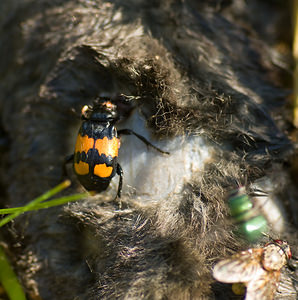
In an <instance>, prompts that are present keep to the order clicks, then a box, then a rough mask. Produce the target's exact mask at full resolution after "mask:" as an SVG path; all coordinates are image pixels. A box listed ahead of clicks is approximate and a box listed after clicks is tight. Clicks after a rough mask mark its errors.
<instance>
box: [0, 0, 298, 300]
mask: <svg viewBox="0 0 298 300" xmlns="http://www.w3.org/2000/svg"><path fill="white" fill-rule="evenodd" d="M0 11H1V12H0V23H1V25H2V26H1V28H2V29H1V34H0V39H1V52H2V55H1V60H0V62H1V68H0V69H1V82H0V89H1V94H2V95H1V97H0V105H1V121H2V123H1V124H2V127H3V130H4V132H5V133H6V136H7V137H8V138H9V140H10V148H9V150H8V151H6V152H4V153H3V155H2V160H1V163H2V166H3V169H2V171H1V173H2V174H1V180H2V185H3V186H4V189H5V194H4V195H3V196H2V203H3V205H9V206H19V205H22V204H24V203H26V202H28V201H30V200H31V199H33V198H34V197H36V196H38V195H40V194H41V193H43V192H44V191H46V190H47V189H49V188H51V187H53V186H54V185H56V184H58V183H59V180H60V178H61V175H62V163H63V159H64V157H65V155H67V154H69V153H71V152H72V151H73V148H74V142H75V136H76V134H77V130H78V126H79V122H80V121H79V119H78V118H76V116H75V115H76V114H79V112H80V109H81V107H82V106H83V105H85V104H90V103H92V100H93V99H94V98H96V97H97V96H98V95H108V96H109V95H111V96H112V95H115V94H125V95H127V96H131V99H132V100H131V101H132V103H134V105H135V106H136V108H135V111H134V112H133V114H132V115H131V116H130V117H129V119H128V120H124V121H123V122H122V123H121V124H119V127H122V128H125V127H127V126H130V125H133V124H136V123H135V120H136V119H141V120H142V122H143V123H142V124H143V125H140V126H139V127H138V128H135V127H134V128H133V129H134V130H135V131H137V132H139V133H141V134H144V135H147V136H148V137H150V139H151V141H152V142H153V143H154V144H158V145H160V147H163V149H165V150H169V151H170V152H171V154H170V155H169V157H163V156H161V155H160V154H159V153H155V152H154V151H153V150H151V149H146V147H145V146H140V147H139V146H136V144H137V143H138V142H137V141H135V140H133V137H130V138H128V139H125V138H123V142H122V148H121V151H123V152H122V154H121V152H120V155H119V162H120V163H121V164H124V165H126V164H127V166H126V167H125V168H124V185H125V189H126V191H125V190H124V193H123V197H122V201H123V204H124V209H123V210H122V211H119V210H117V207H115V205H114V204H113V202H112V201H111V200H112V199H113V198H114V195H115V188H114V185H115V183H113V184H112V185H111V188H110V189H109V190H108V191H107V192H106V193H102V194H99V195H97V196H95V197H90V198H88V199H85V200H84V201H80V202H77V203H75V204H70V205H66V206H64V207H57V208H51V209H48V210H43V211H39V212H37V213H30V214H26V215H24V216H22V217H20V218H18V219H17V220H16V221H15V222H14V223H12V224H10V225H9V226H6V228H5V230H6V232H4V234H5V238H6V241H7V243H8V244H9V248H10V252H11V253H13V256H12V257H13V261H14V263H15V266H16V270H17V271H18V274H19V276H20V278H21V281H22V283H23V285H24V286H25V289H26V292H27V294H28V296H29V298H31V299H39V298H38V297H40V298H42V299H44V300H47V299H51V300H53V299H59V300H63V299H65V300H66V299H231V297H235V299H236V298H237V296H235V295H232V294H231V291H230V290H229V288H228V287H227V286H224V285H221V284H219V283H216V282H215V281H214V279H213V278H212V275H211V268H212V266H213V264H214V263H215V262H216V261H217V260H218V259H220V258H221V257H224V256H227V255H229V254H232V253H234V252H235V251H237V250H239V249H240V248H242V249H243V248H245V247H247V246H248V245H246V244H245V242H244V241H243V240H241V239H240V238H239V237H237V236H235V235H234V234H233V233H232V229H233V228H234V227H233V226H234V225H233V224H232V222H231V221H230V219H229V216H228V209H227V206H226V195H227V192H228V191H229V190H230V189H233V188H235V187H237V186H239V185H244V186H246V187H247V191H248V192H250V186H251V185H252V184H253V183H255V182H260V181H261V182H262V180H263V181H264V180H265V181H269V182H270V187H271V188H270V189H269V194H270V195H272V196H278V198H279V199H280V201H281V202H283V205H284V207H285V210H286V211H287V212H286V220H287V222H288V223H287V226H286V229H285V230H283V231H281V232H278V233H277V232H272V234H273V235H274V234H275V235H277V236H278V237H280V238H287V239H288V242H289V243H290V245H291V244H292V246H293V248H294V249H295V238H296V236H295V234H294V232H295V227H294V226H295V222H296V225H297V219H295V215H296V216H297V204H295V201H292V200H291V199H295V197H296V198H297V195H298V192H297V189H296V188H295V187H294V184H292V179H291V177H290V175H289V170H288V163H289V161H290V159H291V156H292V154H293V146H292V143H291V142H290V140H289V139H288V137H287V132H288V131H289V129H290V128H291V127H290V123H289V121H288V119H287V118H286V117H284V116H286V115H287V114H288V112H287V110H286V108H285V107H284V105H285V104H286V103H285V99H286V97H287V96H288V93H289V92H288V90H287V89H286V79H289V78H290V77H289V76H290V75H289V71H288V70H289V64H288V61H287V59H286V55H282V54H279V53H278V52H277V51H276V49H275V48H274V43H276V41H275V40H273V36H278V34H280V33H281V31H282V29H281V28H280V26H279V25H280V24H281V22H282V21H283V20H285V19H286V18H287V16H286V15H285V13H284V11H285V10H282V11H281V10H280V7H279V5H278V3H275V2H273V1H272V3H270V5H269V4H268V3H267V2H266V3H265V2H264V3H263V2H260V1H249V3H246V2H245V1H241V0H240V1H211V0H210V1H192V0H185V1H178V0H167V1H166V0H164V1H146V0H144V1H136V0H128V1H118V0H114V1H104V0H94V1H80V0H77V1H75V0H72V1H66V0H65V1H62V0H56V1H49V0H41V1H31V0H27V1H22V2H20V1H16V0H15V1H11V0H10V1H2V2H1V4H0ZM261 11H268V12H270V13H268V14H270V16H271V19H270V20H269V21H268V20H267V19H264V22H262V18H258V13H260V12H261ZM254 15H255V16H256V17H255V18H254ZM262 16H263V15H262ZM264 24H267V27H264V26H263V25H264ZM260 28H261V29H260ZM286 28H288V26H286ZM74 112H75V113H74ZM126 121H127V122H126ZM125 122H126V123H125ZM137 124H139V123H137ZM133 126H135V125H133ZM179 139H182V140H183V141H182V142H181V140H179ZM171 143H172V144H171ZM182 144H183V145H185V148H183V147H184V146H183V147H182V146H181V145H182ZM171 145H172V146H171ZM201 145H202V146H201ZM168 147H172V148H171V149H168ZM180 148H181V149H182V150H181V154H179V155H177V160H175V159H176V156H174V154H175V153H176V152H175V151H178V150H179V149H180ZM184 149H185V150H184ZM202 149H206V153H208V155H206V156H205V155H203V154H202V155H199V154H198V153H201V152H200V151H203V150H202ZM133 151H136V152H133ZM130 153H134V154H133V156H132V155H130V156H129V154H130ZM202 153H203V152H202ZM171 155H172V157H175V159H171ZM139 158H142V160H139ZM179 158H183V159H187V163H184V162H183V163H181V164H180V165H179V167H178V163H179V161H178V159H179ZM200 158H203V160H202V162H198V159H200ZM157 160H158V164H155V163H156V161H157ZM163 162H165V163H164V164H162V163H163ZM154 164H155V165H154ZM129 166H133V167H136V168H138V169H133V168H132V167H129ZM152 166H154V167H152ZM193 166H195V168H194V167H193ZM125 170H126V172H125ZM140 170H142V172H141V171H140ZM156 171H160V172H159V173H160V174H158V175H156V173H154V172H156ZM69 172H70V173H71V170H69ZM136 172H138V173H137V174H139V176H141V175H142V174H146V176H144V178H145V179H144V180H143V181H142V182H141V183H140V182H139V181H137V179H139V177H138V176H134V175H133V174H136ZM144 172H145V173H144ZM173 174H174V175H177V177H175V179H174V180H173V183H171V184H170V183H169V181H168V180H167V178H172V177H171V176H173ZM187 174H188V175H187ZM70 176H71V178H72V180H73V185H72V189H71V190H69V191H68V192H67V193H69V194H70V193H74V192H77V191H79V190H82V188H81V187H80V186H79V184H78V182H77V181H76V180H75V178H74V177H73V176H72V175H71V174H70ZM155 176H160V177H155ZM156 178H158V180H155V179H156ZM116 180H117V178H116ZM128 183H130V187H131V188H129V186H128ZM143 190H144V191H146V192H143ZM164 191H165V193H164V194H163V192H164ZM146 193H147V194H146ZM161 195H162V196H161ZM295 205H296V206H295ZM293 293H294V294H293V295H294V296H293V299H294V297H296V295H295V291H294V292H293Z"/></svg>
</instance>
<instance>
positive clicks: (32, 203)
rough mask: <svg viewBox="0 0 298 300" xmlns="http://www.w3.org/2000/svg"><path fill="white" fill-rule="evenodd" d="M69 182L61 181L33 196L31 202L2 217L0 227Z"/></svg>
mask: <svg viewBox="0 0 298 300" xmlns="http://www.w3.org/2000/svg"><path fill="white" fill-rule="evenodd" d="M70 183H71V182H70V180H65V181H63V182H62V183H60V184H58V185H57V186H55V187H54V188H52V189H50V190H49V191H47V192H45V193H44V194H42V195H41V196H39V197H37V198H35V199H34V200H32V201H31V202H29V203H28V204H27V205H25V206H23V207H22V208H19V210H17V211H16V212H14V213H11V215H9V216H7V217H5V218H4V219H2V220H1V221H0V227H1V226H3V225H5V224H7V223H8V222H10V221H11V220H13V219H14V218H16V217H17V216H19V215H20V214H22V213H24V212H26V211H29V210H31V209H32V208H33V207H34V206H35V205H37V204H38V203H40V202H42V201H45V200H47V199H49V198H50V197H52V196H54V195H56V194H57V193H59V192H61V191H62V190H64V189H66V188H67V187H69V186H70Z"/></svg>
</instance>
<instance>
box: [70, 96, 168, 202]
mask: <svg viewBox="0 0 298 300" xmlns="http://www.w3.org/2000/svg"><path fill="white" fill-rule="evenodd" d="M116 100H117V98H116V99H114V100H112V99H110V98H106V97H99V98H97V99H96V100H94V102H93V105H92V106H87V105H85V106H84V107H83V108H82V115H81V119H82V121H83V122H82V125H81V127H80V130H79V134H78V137H77V141H76V145H75V151H74V154H72V155H70V156H69V157H68V158H67V159H66V161H65V163H69V162H73V169H74V172H75V174H76V175H77V178H78V180H79V181H80V183H81V184H82V185H83V186H84V187H85V189H86V190H88V191H94V192H97V193H99V192H102V191H104V190H106V189H107V188H108V186H109V184H110V182H111V179H112V178H113V177H114V176H115V174H117V175H119V177H120V178H119V184H118V191H117V196H116V198H117V197H118V198H120V197H121V191H122V182H123V171H122V168H121V166H120V164H119V163H118V150H119V148H120V139H119V137H120V136H121V135H122V134H125V135H131V134H133V135H135V136H136V137H137V138H139V139H140V140H141V141H142V142H144V143H145V144H146V145H147V146H150V147H152V148H154V149H156V150H157V151H159V152H161V153H163V154H169V153H168V152H166V151H163V150H161V149H159V148H157V147H155V146H154V145H152V144H151V143H150V142H149V141H148V140H146V139H145V138H144V137H143V136H141V135H139V134H137V133H135V132H134V131H133V130H130V129H122V130H119V131H118V132H117V130H116V128H115V123H117V121H119V120H120V118H121V116H120V113H119V109H118V107H117V101H116ZM120 204H121V203H120Z"/></svg>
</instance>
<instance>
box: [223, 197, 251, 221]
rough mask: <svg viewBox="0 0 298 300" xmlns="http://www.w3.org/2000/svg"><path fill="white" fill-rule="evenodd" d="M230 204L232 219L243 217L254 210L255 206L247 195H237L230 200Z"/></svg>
mask: <svg viewBox="0 0 298 300" xmlns="http://www.w3.org/2000/svg"><path fill="white" fill-rule="evenodd" d="M228 204H229V208H230V213H231V215H232V217H234V216H239V215H242V214H243V213H245V212H247V211H249V210H251V209H252V208H253V204H252V202H251V201H250V199H249V197H248V196H247V195H246V194H236V195H235V196H233V197H231V198H229V200H228Z"/></svg>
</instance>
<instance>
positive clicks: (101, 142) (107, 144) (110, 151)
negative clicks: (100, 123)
mask: <svg viewBox="0 0 298 300" xmlns="http://www.w3.org/2000/svg"><path fill="white" fill-rule="evenodd" d="M119 148H120V140H119V139H118V138H116V137H113V139H111V140H109V139H108V138H107V137H106V136H105V137H104V138H103V139H98V140H96V142H95V149H97V151H98V154H99V155H101V154H105V155H106V156H108V155H111V156H112V157H116V156H118V149H119Z"/></svg>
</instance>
